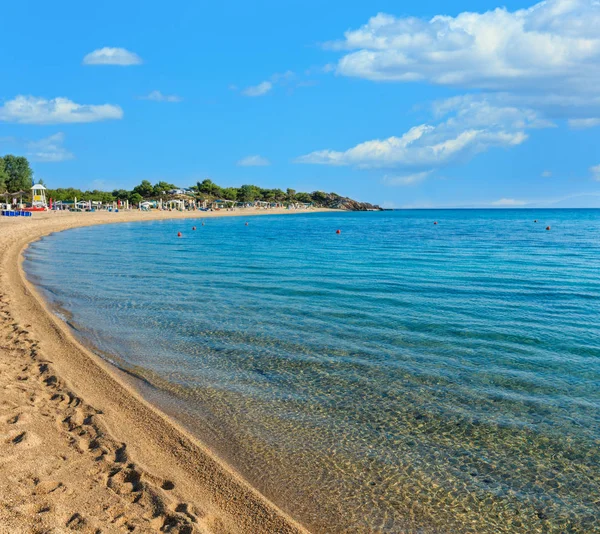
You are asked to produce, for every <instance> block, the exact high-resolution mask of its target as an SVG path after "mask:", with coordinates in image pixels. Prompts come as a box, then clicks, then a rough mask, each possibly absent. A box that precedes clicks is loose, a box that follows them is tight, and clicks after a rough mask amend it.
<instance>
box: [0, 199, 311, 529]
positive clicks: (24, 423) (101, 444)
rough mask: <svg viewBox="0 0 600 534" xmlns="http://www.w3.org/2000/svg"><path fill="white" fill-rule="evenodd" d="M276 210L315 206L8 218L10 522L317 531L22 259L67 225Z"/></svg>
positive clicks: (0, 241)
mask: <svg viewBox="0 0 600 534" xmlns="http://www.w3.org/2000/svg"><path fill="white" fill-rule="evenodd" d="M275 213H287V214H293V213H305V212H302V211H300V212H289V211H287V210H270V211H257V210H238V211H236V212H195V213H178V212H150V213H145V212H138V211H131V212H121V213H105V212H99V213H67V212H59V213H53V212H48V213H36V214H34V215H33V217H31V218H29V217H28V218H24V217H23V218H21V217H18V218H16V217H15V218H8V217H2V218H0V532H1V533H63V532H70V531H78V532H90V533H100V532H103V533H109V532H176V533H193V532H194V533H195V532H198V533H209V532H211V533H216V534H224V533H252V534H258V533H267V532H269V533H278V534H286V533H301V532H307V531H306V530H305V529H303V527H302V526H300V525H299V524H298V523H296V522H295V521H294V520H293V519H291V518H290V517H288V516H286V514H285V513H283V512H282V511H281V510H279V509H278V508H277V507H275V506H274V505H273V504H272V503H270V502H269V501H267V500H266V499H265V498H264V497H262V496H261V495H260V494H259V493H258V492H257V491H255V490H254V489H253V488H252V487H251V486H250V485H249V484H247V483H246V482H245V481H244V480H242V479H241V477H239V476H238V475H237V474H236V473H235V472H234V471H233V470H232V469H231V468H229V467H228V466H226V465H225V464H224V463H223V462H221V461H220V460H218V458H217V457H216V456H215V455H214V454H213V453H212V452H211V451H210V450H209V449H208V448H207V447H205V446H203V445H202V443H200V442H199V441H198V440H196V439H195V438H193V437H192V436H190V435H189V434H188V433H187V432H186V431H184V430H183V429H182V428H181V427H179V426H177V425H176V424H175V423H174V422H172V421H171V420H169V419H168V418H167V417H166V416H165V415H163V414H162V413H160V412H159V411H158V410H156V409H155V408H153V407H152V406H151V405H150V404H149V403H147V402H146V401H145V400H143V399H142V398H141V396H140V395H139V394H138V393H136V391H135V390H134V389H133V388H132V387H131V385H128V383H127V381H126V380H124V379H123V378H122V377H120V376H119V372H118V371H117V370H116V369H114V368H113V367H111V366H110V365H109V364H108V363H106V362H105V361H103V360H102V359H101V358H99V357H97V356H96V355H94V354H92V353H91V352H90V351H88V350H87V349H85V348H84V347H83V346H81V345H80V344H79V343H78V342H77V341H76V340H75V339H74V338H73V336H72V335H71V333H70V331H69V329H68V327H67V326H66V325H65V324H64V323H63V322H61V321H60V320H59V319H58V318H56V317H55V316H53V315H52V314H51V313H50V312H49V310H48V308H47V307H46V304H45V303H44V301H43V300H42V299H41V298H40V296H39V295H38V294H37V292H36V291H35V289H34V288H33V287H32V286H31V285H30V284H29V283H28V282H27V281H26V279H25V277H24V274H23V271H22V268H21V261H22V256H21V253H22V251H23V249H24V248H25V247H26V246H27V244H28V243H30V242H31V241H34V240H36V239H38V238H40V237H42V236H44V235H47V234H50V233H52V232H57V231H61V230H65V229H68V228H74V227H78V226H88V225H93V224H106V223H116V222H130V221H138V220H156V219H166V218H169V219H175V218H194V217H196V218H198V217H200V218H209V217H218V216H243V217H246V216H248V217H249V216H251V215H252V216H254V215H270V214H275ZM184 224H185V225H186V226H183V225H182V229H183V230H185V229H186V228H187V226H189V225H191V224H192V221H189V222H186V223H184Z"/></svg>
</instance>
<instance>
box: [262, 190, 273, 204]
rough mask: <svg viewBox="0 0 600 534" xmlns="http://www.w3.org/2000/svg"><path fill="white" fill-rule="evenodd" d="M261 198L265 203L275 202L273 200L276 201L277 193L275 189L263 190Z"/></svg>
mask: <svg viewBox="0 0 600 534" xmlns="http://www.w3.org/2000/svg"><path fill="white" fill-rule="evenodd" d="M260 198H261V200H264V201H265V202H273V200H275V192H274V191H273V189H261V190H260Z"/></svg>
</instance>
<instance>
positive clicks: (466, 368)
mask: <svg viewBox="0 0 600 534" xmlns="http://www.w3.org/2000/svg"><path fill="white" fill-rule="evenodd" d="M534 219H538V220H539V221H540V222H539V223H537V224H536V223H534V222H533V220H534ZM434 220H437V221H439V224H438V225H437V226H434V225H433V221H434ZM244 222H245V221H244V219H240V218H223V219H207V220H206V225H205V226H201V225H200V222H199V221H167V222H164V221H161V222H148V223H132V224H120V225H108V226H96V227H91V228H82V229H76V230H69V231H66V232H62V233H59V234H55V235H52V236H49V237H47V238H44V239H42V240H41V241H39V242H37V243H35V244H33V245H32V246H31V247H30V248H29V250H28V251H27V254H26V261H25V269H26V271H27V273H28V275H29V276H30V278H31V279H32V280H33V281H34V282H35V283H36V284H38V285H39V286H40V287H41V288H42V291H43V293H44V294H45V296H46V297H47V298H48V299H49V301H50V302H51V303H52V304H53V305H54V306H55V307H56V310H57V311H58V313H60V314H62V316H63V317H64V318H65V319H67V320H68V321H69V323H70V324H71V326H73V328H74V329H75V331H76V334H77V335H78V336H79V337H80V339H82V341H84V342H85V343H87V344H89V345H91V346H93V347H95V349H96V350H97V351H98V352H99V353H101V354H102V355H104V356H105V357H107V358H110V359H111V360H112V361H113V362H114V363H116V364H117V365H119V366H120V367H122V368H124V369H126V370H128V371H129V372H131V373H134V374H135V375H137V376H139V377H142V378H144V379H145V385H144V386H142V387H143V388H144V390H145V393H146V394H147V395H148V396H149V397H151V398H152V400H154V401H155V402H158V403H159V404H161V405H162V406H163V408H164V409H165V410H166V411H167V412H168V413H170V414H172V415H175V416H176V417H178V418H179V419H180V420H181V421H183V422H184V423H185V424H187V425H188V426H189V427H190V428H192V429H193V430H194V431H195V432H196V433H197V434H198V435H199V437H200V438H202V439H204V440H205V441H206V442H208V443H209V444H210V445H211V446H213V447H214V448H215V449H217V450H218V451H219V453H220V454H221V455H222V456H223V457H224V458H226V459H227V460H228V461H229V462H231V463H232V464H233V465H234V466H235V467H236V468H237V469H238V470H239V471H240V472H242V473H243V474H244V475H245V476H246V477H247V478H248V479H249V480H250V481H251V482H252V483H253V484H255V485H256V486H257V487H258V488H259V489H260V490H261V491H262V492H263V493H264V494H266V495H267V496H268V497H269V498H271V499H272V500H274V501H275V502H276V503H277V504H279V505H280V506H281V507H282V508H284V509H285V510H287V511H288V512H290V513H291V514H292V515H294V516H295V517H297V518H298V519H299V520H300V521H302V522H303V523H304V524H306V525H307V526H308V527H309V528H311V529H312V530H313V531H314V532H319V533H325V532H327V533H330V532H340V533H341V532H361V533H362V532H364V533H366V532H386V533H400V532H415V533H416V532H422V533H432V532H448V533H462V532H473V533H488V532H489V533H496V532H586V533H589V532H600V211H595V210H574V211H568V210H561V211H550V210H548V211H546V210H536V211H529V210H514V211H511V210H501V211H499V210H497V211H484V210H482V211H479V210H473V211H467V210H465V211H439V212H430V211H407V212H385V213H348V214H306V215H295V216H269V217H259V218H252V219H249V225H248V226H245V225H244ZM194 224H195V225H196V226H197V228H198V229H197V231H195V232H194V231H192V230H191V227H192V225H194ZM547 225H551V226H552V231H550V232H547V231H545V227H546V226H547ZM338 228H340V229H341V230H342V233H341V235H336V233H335V230H336V229H338ZM178 231H181V232H182V233H183V237H182V238H180V239H177V238H176V235H177V232H178ZM147 384H152V385H154V388H150V387H148V385H147Z"/></svg>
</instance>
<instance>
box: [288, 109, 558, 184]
mask: <svg viewBox="0 0 600 534" xmlns="http://www.w3.org/2000/svg"><path fill="white" fill-rule="evenodd" d="M436 112H437V115H438V118H440V116H442V117H444V116H445V117H446V118H445V120H444V121H442V122H439V123H438V124H421V125H419V126H415V127H413V128H411V129H410V130H409V131H408V132H406V133H404V134H403V135H401V136H400V137H389V138H387V139H375V140H372V141H366V142H364V143H360V144H358V145H356V146H354V147H352V148H350V149H347V150H345V151H336V150H329V149H328V150H318V151H315V152H311V153H310V154H307V155H305V156H301V157H299V158H297V159H296V160H295V161H296V163H312V164H321V165H338V166H344V165H349V166H354V167H358V168H363V169H364V168H396V169H405V170H408V171H409V173H408V176H410V177H411V179H412V183H415V180H416V179H417V178H420V179H421V180H423V179H425V177H426V176H427V174H428V173H429V172H431V171H432V170H434V169H438V168H442V167H446V166H448V165H452V164H456V163H460V162H464V161H466V160H468V159H470V158H471V157H473V156H474V155H475V154H477V153H480V152H485V151H486V150H489V149H490V148H492V147H513V146H515V145H519V144H521V143H523V142H524V141H525V140H526V139H527V133H526V130H527V129H529V128H535V127H542V126H549V124H548V123H546V122H544V121H540V120H539V119H538V117H537V115H536V114H535V112H532V111H531V110H520V109H517V108H511V107H504V108H501V107H495V106H493V105H491V104H490V103H489V102H488V101H487V100H485V99H475V98H461V99H451V100H447V101H444V102H440V103H438V105H437V108H436ZM406 176H407V175H404V174H403V175H401V177H404V178H406ZM401 181H402V180H401V179H400V180H399V181H398V183H401ZM408 183H410V181H409V182H408Z"/></svg>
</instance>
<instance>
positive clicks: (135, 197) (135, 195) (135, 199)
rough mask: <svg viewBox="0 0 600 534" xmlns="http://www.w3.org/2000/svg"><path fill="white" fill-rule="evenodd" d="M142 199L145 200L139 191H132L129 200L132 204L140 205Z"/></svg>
mask: <svg viewBox="0 0 600 534" xmlns="http://www.w3.org/2000/svg"><path fill="white" fill-rule="evenodd" d="M142 200H144V199H143V198H142V195H140V194H139V193H131V194H130V195H129V202H130V203H131V204H137V205H139V204H140V202H142Z"/></svg>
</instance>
